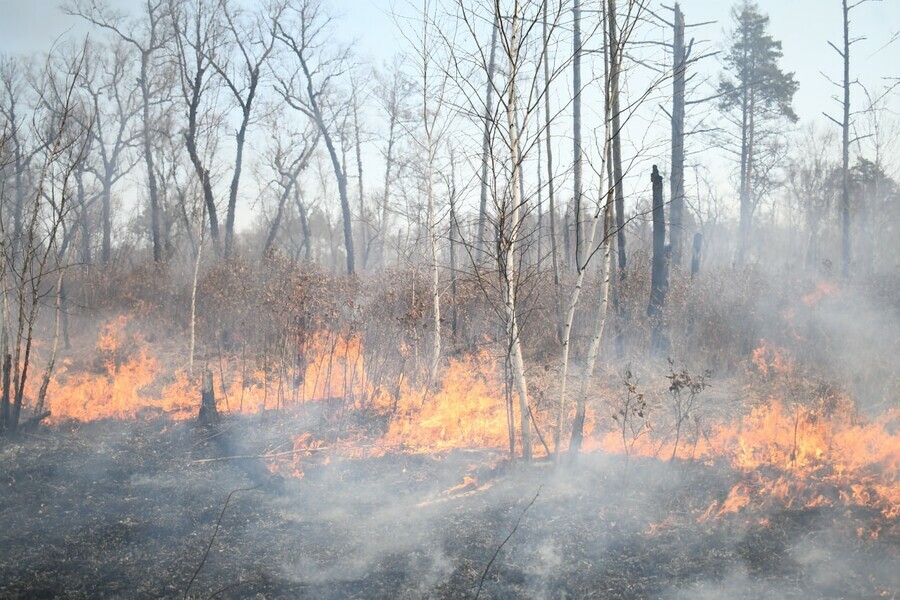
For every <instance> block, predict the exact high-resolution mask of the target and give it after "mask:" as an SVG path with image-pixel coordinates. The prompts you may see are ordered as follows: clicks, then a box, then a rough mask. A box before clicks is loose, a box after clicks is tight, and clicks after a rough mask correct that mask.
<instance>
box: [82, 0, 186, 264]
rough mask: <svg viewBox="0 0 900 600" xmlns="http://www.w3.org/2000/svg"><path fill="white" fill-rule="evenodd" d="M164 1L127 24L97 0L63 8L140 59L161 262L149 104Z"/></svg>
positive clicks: (152, 0) (163, 35)
mask: <svg viewBox="0 0 900 600" xmlns="http://www.w3.org/2000/svg"><path fill="white" fill-rule="evenodd" d="M166 1H167V0H147V2H146V3H144V5H143V8H142V10H143V14H142V15H141V17H140V18H139V19H137V20H135V21H133V22H128V20H127V19H126V18H125V16H124V15H123V14H121V13H117V12H114V11H112V10H111V9H110V8H109V7H108V6H107V5H106V4H103V3H101V2H99V1H97V0H90V1H88V0H73V2H71V3H70V4H67V5H66V6H65V11H66V12H67V13H68V14H70V15H73V16H77V17H81V18H82V19H84V20H86V21H88V22H89V23H92V24H93V25H95V26H97V27H99V28H101V29H104V30H106V31H109V32H111V33H113V34H115V35H116V36H117V37H119V38H120V39H121V40H122V41H123V42H125V43H127V44H130V45H131V46H133V47H134V48H135V49H136V50H137V52H138V54H139V56H140V75H139V76H138V89H139V90H140V96H141V126H142V132H141V136H142V140H143V146H144V147H143V154H144V166H145V167H146V176H147V192H148V197H149V200H150V236H151V240H152V242H153V260H154V261H155V262H162V260H163V244H162V236H161V233H160V232H161V214H160V213H161V210H160V202H159V189H158V185H157V173H156V168H155V165H154V152H153V133H152V132H153V121H154V117H155V115H154V114H153V110H152V107H153V104H154V102H155V101H156V100H157V99H158V97H159V95H160V93H161V90H160V89H159V88H160V87H161V86H159V85H157V83H156V82H155V80H154V79H153V74H154V66H155V65H154V60H155V58H156V56H157V54H158V53H159V52H160V51H161V50H162V49H163V48H165V47H166V44H167V42H168V39H169V33H170V32H169V31H168V29H167V19H168V10H167V4H166Z"/></svg>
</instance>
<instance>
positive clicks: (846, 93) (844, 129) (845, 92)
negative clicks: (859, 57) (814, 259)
mask: <svg viewBox="0 0 900 600" xmlns="http://www.w3.org/2000/svg"><path fill="white" fill-rule="evenodd" d="M870 1H871V0H854V1H849V2H848V0H841V17H842V25H843V32H844V36H843V40H842V41H843V43H842V45H841V47H840V48H838V47H837V46H836V45H835V44H834V43H832V42H828V45H829V46H831V48H832V49H833V50H834V51H835V52H837V53H838V56H840V57H841V60H842V62H843V74H844V77H843V80H842V81H841V82H840V83H838V82H834V81H832V83H834V85H836V86H838V87H840V89H841V94H842V99H841V102H840V104H841V113H842V115H841V120H840V121H838V120H837V119H834V118H833V117H830V116H828V115H827V114H826V115H825V116H826V117H828V118H829V119H831V120H832V121H833V122H834V123H836V124H837V125H838V126H839V127H840V128H841V205H840V210H841V275H842V276H843V277H849V276H850V259H851V254H852V248H851V243H850V143H851V139H850V127H851V126H852V123H851V116H852V115H851V112H850V87H851V85H852V83H853V82H852V81H851V80H850V47H851V46H852V45H853V44H854V43H856V42H858V41H860V40H859V39H851V38H850V11H852V10H853V9H854V8H856V7H858V6H860V5H862V4H866V3H867V2H870Z"/></svg>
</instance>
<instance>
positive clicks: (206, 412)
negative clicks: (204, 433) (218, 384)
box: [197, 369, 219, 425]
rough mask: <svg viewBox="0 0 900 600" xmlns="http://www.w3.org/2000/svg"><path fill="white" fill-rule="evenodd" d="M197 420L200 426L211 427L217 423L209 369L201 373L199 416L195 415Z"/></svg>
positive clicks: (217, 413)
mask: <svg viewBox="0 0 900 600" xmlns="http://www.w3.org/2000/svg"><path fill="white" fill-rule="evenodd" d="M197 418H198V419H199V420H200V423H201V424H202V425H212V424H214V423H217V422H218V421H219V411H218V409H217V408H216V390H215V386H213V374H212V371H210V370H209V369H207V370H206V371H204V372H203V386H202V388H201V389H200V414H199V415H197Z"/></svg>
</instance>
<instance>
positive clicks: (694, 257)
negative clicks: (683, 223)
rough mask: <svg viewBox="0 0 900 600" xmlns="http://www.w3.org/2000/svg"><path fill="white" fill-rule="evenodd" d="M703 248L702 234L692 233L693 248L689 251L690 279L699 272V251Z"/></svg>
mask: <svg viewBox="0 0 900 600" xmlns="http://www.w3.org/2000/svg"><path fill="white" fill-rule="evenodd" d="M702 250H703V234H702V233H700V232H699V231H698V232H697V233H695V234H694V249H693V251H692V252H691V279H693V278H694V277H695V276H696V275H697V273H699V272H700V252H701V251H702Z"/></svg>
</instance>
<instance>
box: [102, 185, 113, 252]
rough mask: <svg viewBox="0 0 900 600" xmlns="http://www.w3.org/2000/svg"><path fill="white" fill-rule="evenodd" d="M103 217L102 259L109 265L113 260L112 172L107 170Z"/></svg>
mask: <svg viewBox="0 0 900 600" xmlns="http://www.w3.org/2000/svg"><path fill="white" fill-rule="evenodd" d="M101 194H102V195H101V202H102V207H101V210H102V213H103V214H102V219H103V225H102V227H103V246H102V247H101V249H100V259H101V260H102V261H103V264H105V265H108V264H109V263H110V261H111V260H112V216H111V213H112V174H111V173H109V171H107V172H106V173H105V174H104V176H103V191H102V192H101Z"/></svg>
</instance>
